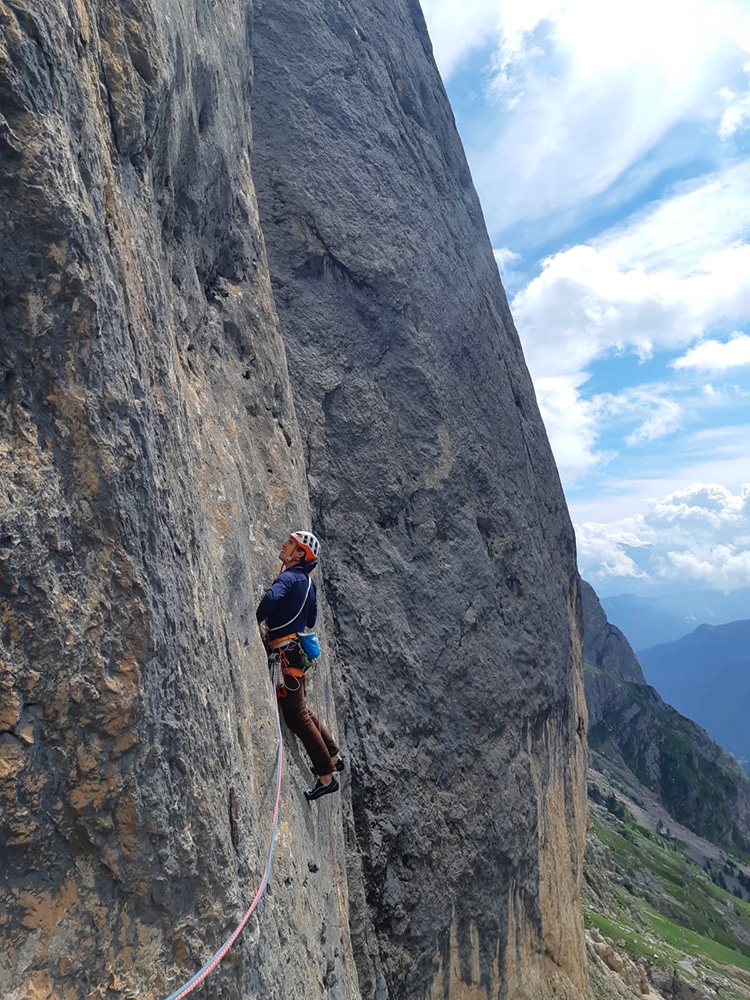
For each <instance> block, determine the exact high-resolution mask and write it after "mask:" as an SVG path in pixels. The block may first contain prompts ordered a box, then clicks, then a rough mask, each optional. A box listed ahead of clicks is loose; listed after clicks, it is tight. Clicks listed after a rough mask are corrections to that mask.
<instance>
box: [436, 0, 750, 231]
mask: <svg viewBox="0 0 750 1000" xmlns="http://www.w3.org/2000/svg"><path fill="white" fill-rule="evenodd" d="M437 6H443V5H440V4H437ZM473 6H474V5H472V7H473ZM493 9H495V10H497V11H498V13H499V19H498V21H499V23H498V43H497V54H496V58H495V78H494V86H493V89H494V93H495V95H496V98H495V99H496V107H495V109H494V115H493V117H494V126H492V125H489V123H485V124H486V125H489V127H485V129H483V131H482V133H481V134H480V135H479V137H478V139H477V140H476V141H474V142H471V141H470V142H469V154H470V159H471V162H472V168H473V172H474V177H475V180H476V183H477V187H478V189H479V191H480V194H481V197H482V202H483V205H484V209H485V213H486V216H487V219H488V222H489V226H490V230H491V231H493V232H495V231H497V232H500V231H503V230H504V229H506V228H508V227H510V226H512V225H513V224H514V223H516V222H518V221H519V220H529V219H540V218H543V217H545V216H547V215H549V214H550V213H553V212H555V211H559V210H561V209H564V208H566V207H570V206H575V205H578V204H579V203H580V202H582V201H584V200H585V199H589V198H592V197H595V196H598V195H600V194H602V193H603V192H604V191H606V190H607V188H609V187H610V186H611V185H612V184H613V183H614V182H615V181H616V180H617V179H618V178H619V177H621V176H622V175H623V174H624V172H625V171H626V170H627V169H628V168H629V167H630V166H632V165H633V164H634V163H635V162H636V161H637V160H638V159H639V158H640V157H642V156H644V155H645V154H646V153H647V152H648V151H649V150H650V149H652V148H653V147H654V146H655V145H656V144H657V143H658V142H659V141H660V140H661V139H662V138H663V137H664V136H665V135H666V134H667V132H668V131H669V130H670V129H671V128H672V127H673V126H674V125H676V124H677V123H678V122H681V121H685V120H691V121H695V122H702V121H703V120H706V119H708V120H710V119H713V120H714V121H718V119H719V118H720V117H721V114H722V111H723V113H724V114H727V113H728V111H729V109H728V108H726V100H727V99H726V97H725V98H724V99H723V100H722V99H721V98H720V96H719V91H720V89H721V88H722V86H723V85H724V84H725V83H726V81H727V79H730V78H731V77H732V76H733V75H735V74H736V73H737V71H738V70H739V68H740V67H741V66H742V65H743V63H744V62H745V61H746V59H747V51H748V49H749V48H750V44H747V46H746V45H745V43H750V31H749V30H748V27H747V25H748V23H750V12H748V10H747V5H746V4H745V3H743V2H742V0H734V2H733V0H685V2H679V0H631V2H628V3H624V2H609V3H602V2H601V0H533V2H531V0H505V2H503V3H502V4H491V3H487V4H485V10H486V11H487V12H489V11H491V10H493ZM430 24H432V22H430ZM486 24H491V19H488V21H487V22H486ZM454 65H455V62H454ZM657 95H658V96H657ZM489 114H490V109H488V116H489ZM488 135H493V139H492V140H490V141H488V139H487V136H488ZM681 153H682V151H679V152H678V151H677V150H675V155H681ZM500 181H501V183H499V182H500Z"/></svg>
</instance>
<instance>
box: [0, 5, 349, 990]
mask: <svg viewBox="0 0 750 1000" xmlns="http://www.w3.org/2000/svg"><path fill="white" fill-rule="evenodd" d="M251 14H252V11H251V8H250V5H249V4H247V3H244V2H234V0H218V2H217V0H214V2H207V0H158V2H153V3H151V2H149V0H49V2H45V3H44V4H40V3H38V2H37V0H8V2H2V3H0V522H1V529H0V928H1V935H2V940H3V947H2V948H0V996H2V997H3V998H4V1000H11V998H12V1000H32V998H34V1000H41V998H48V997H55V998H58V1000H62V998H65V1000H73V998H75V1000H83V998H90V997H94V996H97V997H101V996H105V995H107V996H121V997H126V996H127V997H133V996H139V997H142V998H144V1000H146V998H149V1000H150V998H159V997H164V996H166V995H167V993H169V992H170V991H171V990H172V989H174V988H175V987H176V986H178V985H180V984H181V983H182V982H184V981H185V980H186V979H187V978H188V977H189V976H191V975H192V974H193V973H194V972H195V971H196V970H197V969H198V968H199V967H200V966H201V965H202V963H203V962H204V961H205V959H206V958H208V957H209V956H210V955H211V954H212V952H213V951H214V950H215V949H216V948H217V947H218V946H219V945H220V944H221V943H222V942H223V941H224V940H225V939H226V938H227V937H228V936H229V934H230V933H231V931H232V930H233V929H234V927H235V926H236V924H237V922H238V921H239V919H240V917H241V916H242V914H243V913H244V912H245V909H246V907H247V906H248V904H249V902H250V900H251V898H252V896H253V894H254V893H255V890H256V888H257V886H258V884H259V881H260V877H261V873H262V871H263V865H264V861H265V855H266V850H267V847H268V839H269V836H270V831H271V816H272V810H273V803H274V786H273V778H274V759H275V752H276V727H275V722H274V710H273V703H272V694H271V688H270V684H269V681H268V675H267V669H266V662H265V654H264V652H263V648H262V646H261V644H260V641H259V638H258V635H257V630H256V627H255V620H254V609H255V606H256V604H257V601H258V598H259V596H260V592H261V590H262V588H263V587H264V586H267V585H268V584H269V583H270V581H271V579H272V578H273V576H274V574H275V572H276V569H277V564H276V553H277V551H278V546H279V544H280V543H281V542H282V541H283V540H284V538H285V537H286V533H287V532H288V531H289V530H290V527H299V526H302V525H304V524H305V523H307V522H308V519H309V512H308V506H307V491H306V484H305V469H304V459H303V454H302V446H301V440H300V437H299V433H298V430H297V424H296V418H295V412H294V407H293V402H292V397H291V394H290V390H289V382H288V376H287V369H286V359H285V353H284V347H283V343H282V341H281V339H280V337H279V333H278V326H277V320H276V314H275V309H274V303H273V298H272V294H271V289H270V283H269V279H268V271H267V266H266V261H265V255H264V250H263V238H262V233H261V230H260V226H259V222H258V215H257V207H256V202H255V194H254V190H253V183H252V176H251V171H250V133H251V129H250V87H251V81H252V57H251V45H252V23H251ZM312 699H313V704H314V705H315V706H316V708H317V709H318V710H319V711H320V712H321V714H323V715H324V716H327V717H328V718H331V717H332V716H333V708H332V701H331V689H330V683H329V681H328V677H327V668H326V665H325V663H324V664H323V666H322V667H321V668H320V669H319V676H318V678H317V681H316V689H315V691H314V692H313V695H312ZM287 736H288V734H287ZM288 743H289V745H288V748H287V751H286V758H285V759H286V777H285V782H284V793H283V797H282V821H281V825H280V828H279V838H278V843H277V849H276V857H275V868H274V872H273V876H272V879H271V883H270V886H269V891H268V894H267V896H266V897H265V899H264V900H263V901H262V904H261V908H260V910H259V911H258V915H257V918H256V917H253V918H252V920H251V922H250V925H249V926H248V928H247V930H246V932H245V933H244V935H243V936H242V937H241V938H240V940H239V941H238V942H237V944H236V946H235V948H234V949H233V950H232V952H231V953H230V956H229V957H228V959H227V960H226V961H225V962H224V963H223V964H222V965H221V967H220V968H219V969H218V970H217V971H216V973H215V974H214V975H213V976H212V979H211V985H210V995H211V996H214V997H219V996H221V997H224V998H239V997H240V996H242V997H248V996H263V997H269V998H271V997H278V998H280V997H284V998H298V1000H302V998H304V1000H310V998H314V997H324V996H325V997H335V998H339V1000H344V998H347V1000H351V998H352V997H354V998H355V1000H356V997H357V995H358V994H357V987H356V972H355V969H354V962H353V959H352V955H351V951H350V947H349V943H348V942H349V934H348V923H347V919H346V913H347V904H346V880H345V863H344V853H343V850H344V844H343V829H342V824H341V821H340V818H338V813H337V811H336V810H335V809H331V808H328V807H327V806H324V807H323V808H321V809H320V810H318V812H317V813H315V814H313V813H311V811H310V808H309V806H308V805H307V804H306V802H305V801H304V799H303V798H302V796H301V789H302V788H303V787H305V785H307V784H308V783H309V782H310V773H309V770H308V769H307V765H306V762H305V761H304V760H303V758H302V756H301V755H300V753H299V751H298V749H297V748H296V747H295V745H294V741H293V740H291V739H290V740H288ZM203 995H207V994H205V993H204V994H203Z"/></svg>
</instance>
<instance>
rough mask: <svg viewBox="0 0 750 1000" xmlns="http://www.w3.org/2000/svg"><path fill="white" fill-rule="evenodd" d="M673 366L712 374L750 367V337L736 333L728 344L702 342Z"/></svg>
mask: <svg viewBox="0 0 750 1000" xmlns="http://www.w3.org/2000/svg"><path fill="white" fill-rule="evenodd" d="M672 364H673V367H674V368H698V369H699V370H701V371H710V372H722V371H728V370H729V369H731V368H743V367H745V366H746V365H750V336H748V335H747V334H746V333H739V332H735V333H733V334H732V336H731V337H730V339H729V340H728V341H726V343H722V342H721V341H718V340H702V341H701V342H700V343H699V344H696V345H695V347H691V348H690V350H689V351H688V352H687V353H686V354H683V355H682V357H679V358H677V359H676V360H675V361H674V362H673V363H672Z"/></svg>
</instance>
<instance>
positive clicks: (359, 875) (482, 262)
mask: <svg viewBox="0 0 750 1000" xmlns="http://www.w3.org/2000/svg"><path fill="white" fill-rule="evenodd" d="M254 53H255V69H256V79H255V87H254V91H253V128H254V167H253V173H254V178H255V183H256V188H257V191H258V197H259V205H260V210H261V219H262V225H263V230H264V236H265V239H266V244H267V250H268V255H269V262H270V268H271V277H272V282H273V289H274V298H275V302H276V306H277V309H278V312H279V318H280V322H281V328H282V333H283V336H284V339H285V342H286V344H287V349H288V354H289V363H290V372H291V377H292V386H293V391H294V396H295V403H296V407H297V413H298V416H299V419H300V424H301V432H302V436H303V440H304V443H305V453H306V463H307V471H308V478H309V484H310V489H311V498H312V502H313V508H314V514H315V519H314V528H315V529H316V530H317V531H318V532H319V533H320V535H321V536H322V538H323V540H324V545H325V548H326V554H327V564H326V574H325V581H326V597H327V601H328V608H329V611H330V616H331V621H332V624H333V628H334V630H335V635H336V639H337V669H336V672H335V683H336V691H337V708H338V712H339V719H340V724H341V729H342V731H343V734H344V736H345V740H346V742H347V745H348V746H349V747H350V749H351V752H352V757H353V760H354V764H353V769H352V799H353V830H352V833H351V837H352V845H351V846H352V851H351V853H350V861H351V865H350V879H351V885H352V887H353V889H354V892H353V900H352V902H353V912H352V929H353V931H354V932H355V953H356V956H357V964H358V969H359V973H360V984H361V987H362V990H363V994H364V995H365V996H368V997H377V998H385V997H391V998H402V997H403V998H406V997H408V998H422V997H432V998H438V997H440V998H442V997H459V996H460V997H472V998H475V997H476V998H480V997H481V998H484V997H498V996H501V997H519V998H520V997H524V998H528V997H535V998H544V997H553V996H554V997H574V996H575V997H579V996H581V995H582V994H583V992H585V972H584V968H583V966H584V959H583V935H582V927H581V918H580V914H579V912H578V902H577V900H578V882H579V876H580V866H581V859H582V848H583V839H582V838H583V833H584V822H585V821H584V812H585V807H584V802H583V799H582V789H583V780H584V757H585V754H584V740H585V735H584V729H585V723H584V716H585V709H584V705H583V695H582V686H581V674H580V649H579V643H578V614H579V611H578V603H577V589H578V588H577V579H576V570H575V556H574V540H573V532H572V529H571V525H570V522H569V520H568V515H567V511H566V508H565V504H564V500H563V495H562V492H561V489H560V484H559V480H558V476H557V472H556V469H555V467H554V463H553V460H552V456H551V453H550V449H549V446H548V443H547V439H546V436H545V433H544V429H543V426H542V423H541V420H540V417H539V413H538V410H537V406H536V402H535V398H534V393H533V390H532V386H531V382H530V379H529V376H528V373H527V371H526V368H525V365H524V361H523V358H522V354H521V350H520V346H519V342H518V337H517V335H516V332H515V330H514V327H513V323H512V320H511V318H510V315H509V312H508V307H507V303H506V299H505V295H504V293H503V290H502V287H501V284H500V279H499V277H498V273H497V267H496V265H495V262H494V260H493V257H492V252H491V247H490V243H489V240H488V237H487V234H486V231H485V228H484V224H483V220H482V214H481V210H480V207H479V204H478V201H477V197H476V194H475V192H474V189H473V186H472V183H471V179H470V175H469V171H468V168H467V165H466V162H465V159H464V155H463V151H462V148H461V144H460V141H459V139H458V136H457V133H456V129H455V125H454V122H453V117H452V114H451V111H450V107H449V105H448V101H447V99H446V96H445V93H444V91H443V88H442V85H441V82H440V79H439V76H438V73H437V70H436V68H435V64H434V62H433V59H432V54H431V48H430V43H429V39H428V36H427V32H426V29H425V25H424V21H423V19H422V15H421V11H420V8H419V5H418V3H417V2H416V0H387V2H379V3H372V2H369V0H368V2H364V0H345V2H338V0H336V2H334V0H288V2H285V3H275V2H271V0H259V2H257V3H256V16H255V42H254ZM508 197H512V192H508ZM355 846H356V850H354V847H355ZM360 858H361V867H360Z"/></svg>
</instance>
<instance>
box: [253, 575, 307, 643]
mask: <svg viewBox="0 0 750 1000" xmlns="http://www.w3.org/2000/svg"><path fill="white" fill-rule="evenodd" d="M317 565H318V563H317V560H314V561H312V562H305V563H299V564H298V565H297V566H292V567H291V568H290V569H285V570H284V571H283V573H279V575H278V576H277V577H276V579H275V580H274V581H273V583H272V584H271V586H270V587H269V589H268V590H267V591H266V592H265V594H264V595H263V600H262V601H261V602H260V604H259V605H258V610H257V611H256V612H255V617H256V618H257V619H258V621H259V622H266V624H267V625H268V638H269V639H278V638H280V637H281V636H282V635H291V634H292V633H294V632H296V633H299V632H304V631H305V629H306V628H312V627H313V626H314V625H315V621H316V619H317V617H318V595H317V593H316V590H315V584H314V583H313V581H312V580H310V579H309V575H310V573H312V571H313V570H314V569H315V567H316V566H317ZM308 582H309V584H310V589H309V591H308V586H307V585H308ZM305 593H307V598H305Z"/></svg>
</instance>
